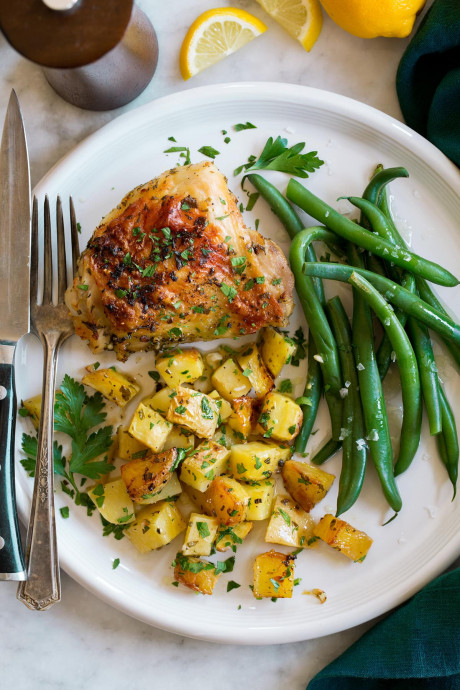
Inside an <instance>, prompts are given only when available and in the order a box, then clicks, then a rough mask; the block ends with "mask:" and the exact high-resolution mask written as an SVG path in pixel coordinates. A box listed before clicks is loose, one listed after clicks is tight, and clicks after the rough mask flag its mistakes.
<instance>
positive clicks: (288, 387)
mask: <svg viewBox="0 0 460 690" xmlns="http://www.w3.org/2000/svg"><path fill="white" fill-rule="evenodd" d="M279 391H280V393H292V381H291V379H283V380H282V381H281V383H280V387H279Z"/></svg>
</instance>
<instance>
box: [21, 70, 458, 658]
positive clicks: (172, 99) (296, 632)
mask: <svg viewBox="0 0 460 690" xmlns="http://www.w3.org/2000/svg"><path fill="white" fill-rule="evenodd" d="M220 98H222V99H225V98H227V99H230V100H240V101H241V102H244V100H245V99H247V98H251V99H252V100H257V99H264V100H266V99H267V98H268V99H270V100H273V101H276V102H285V101H287V100H288V101H290V102H296V103H298V104H301V105H302V104H304V105H306V106H308V107H313V108H317V109H320V108H322V109H323V110H325V111H332V112H334V113H335V114H337V113H338V114H343V116H344V117H346V118H347V119H353V120H355V121H358V122H359V123H360V124H361V125H365V126H368V127H369V128H371V129H374V130H375V129H378V130H379V131H380V132H381V133H383V134H386V135H387V136H388V137H389V138H390V139H392V140H393V141H394V142H395V143H396V144H398V145H400V146H402V147H403V148H406V149H407V150H410V151H411V152H412V153H414V154H415V155H417V156H423V158H424V160H425V163H426V166H427V167H430V168H434V169H436V171H437V172H438V173H440V174H442V176H443V180H444V184H445V185H448V186H449V187H451V189H452V191H453V192H454V193H455V194H456V195H458V190H459V189H460V172H459V171H458V169H457V168H456V166H455V165H454V164H453V163H452V162H451V161H450V160H449V159H448V158H447V157H446V156H445V155H444V154H443V153H442V152H441V151H440V150H439V149H437V148H436V147H435V146H434V145H433V144H431V143H430V142H429V141H427V140H426V139H425V138H424V137H422V136H421V135H419V134H418V133H416V132H414V131H413V130H411V129H410V128H409V127H407V126H406V125H404V124H403V123H401V122H400V121H398V120H396V119H395V118H393V117H391V116H389V115H387V114H385V113H383V112H381V111H379V110H377V109H375V108H373V107H371V106H369V105H366V104H364V103H361V102H359V101H356V100H354V99H351V98H348V97H346V96H342V95H340V94H336V93H332V92H329V91H324V90H321V89H315V88H311V87H307V86H300V85H297V84H285V83H279V82H235V83H227V84H217V85H208V86H202V87H197V88H193V89H188V90H184V91H179V92H176V93H173V94H169V95H167V96H163V97H161V98H159V99H157V100H154V101H151V102H150V103H147V104H145V105H143V106H140V107H139V108H136V109H134V110H130V111H128V112H126V113H123V114H122V115H120V116H118V117H117V118H115V119H114V120H112V121H111V122H109V123H108V124H106V125H104V126H103V127H102V128H100V129H99V130H97V131H96V132H94V133H93V134H91V135H89V136H88V137H87V138H86V139H85V140H83V141H82V142H80V143H79V144H77V145H76V146H75V147H74V148H73V149H72V150H71V151H70V152H69V153H67V154H66V155H65V156H64V157H63V158H62V159H61V160H59V161H58V162H57V163H56V164H55V165H54V166H53V167H52V168H51V169H50V170H49V172H48V173H46V175H45V176H44V177H43V178H42V179H41V180H40V182H39V183H38V184H37V185H36V186H35V188H34V193H36V194H39V193H40V194H41V193H42V191H46V185H47V183H48V181H49V180H50V179H51V178H53V177H54V175H55V174H56V172H60V173H61V174H66V171H67V169H69V167H70V168H75V167H78V164H79V161H84V160H85V159H86V157H87V155H88V154H91V155H94V152H95V150H96V149H97V148H99V147H101V148H102V147H105V146H107V144H108V143H110V141H111V140H112V141H116V138H117V136H118V133H119V132H123V131H124V129H125V127H126V126H127V125H128V124H129V125H130V126H133V127H135V126H136V124H137V123H142V122H144V120H145V119H146V118H148V117H149V115H150V114H152V115H153V116H154V117H155V118H159V117H164V116H165V115H167V114H168V112H172V111H174V109H175V108H177V107H180V108H181V109H186V108H188V107H191V106H193V105H197V104H205V103H206V100H208V101H209V100H212V101H215V100H216V99H220ZM18 488H19V487H18ZM18 507H19V511H20V515H21V519H22V520H23V522H24V523H27V511H28V500H27V497H26V496H25V494H24V493H23V492H22V491H21V490H19V491H18ZM60 552H61V566H62V568H63V569H64V570H65V571H66V573H67V574H68V575H70V576H71V577H72V578H73V579H74V580H75V581H77V582H78V583H79V584H81V585H82V586H83V587H85V588H86V589H87V590H89V591H90V592H92V593H93V594H94V595H95V596H97V597H98V598H99V599H101V600H102V601H105V602H106V603H108V604H110V605H111V606H113V607H115V608H117V609H119V610H120V611H122V612H123V613H126V614H127V615H129V616H132V617H134V618H137V619H138V620H141V621H143V622H145V623H148V624H150V625H153V626H155V627H157V628H160V629H163V630H167V631H169V632H174V633H177V634H179V635H185V636H187V637H193V638H198V639H202V640H207V641H212V642H219V643H231V644H238V643H239V644H241V643H244V644H252V645H260V644H279V643H288V642H295V641H301V640H306V639H311V638H315V637H321V636H324V635H328V634H332V633H335V632H339V631H341V630H345V629H349V628H352V627H354V626H356V625H359V624H360V623H363V622H365V621H368V620H371V619H373V618H375V617H377V616H379V615H381V614H383V613H385V612H387V611H389V610H390V609H392V608H394V607H396V606H398V605H399V604H401V603H403V602H404V601H405V600H407V599H408V598H409V597H411V596H412V595H413V594H415V593H416V592H417V591H418V590H419V589H421V588H422V587H423V586H424V585H425V584H427V583H428V582H429V581H430V580H431V579H432V578H433V577H435V576H437V575H438V574H439V573H441V572H442V571H443V570H444V569H445V568H447V567H448V566H449V565H450V564H451V563H452V562H453V561H454V560H455V558H456V557H458V555H459V553H460V533H459V534H458V537H457V539H452V540H451V541H450V542H449V543H448V544H447V545H446V546H445V547H444V549H443V550H442V551H441V552H439V553H438V554H437V557H436V559H433V560H431V561H430V562H429V563H426V564H425V566H424V567H422V568H420V569H419V571H418V572H417V576H416V577H413V578H412V579H410V580H409V581H408V582H406V583H405V584H404V587H402V588H401V590H400V591H399V592H398V593H397V595H395V593H394V592H392V591H386V592H382V594H381V595H380V596H379V597H378V598H376V599H375V600H374V601H373V602H372V606H371V605H368V606H367V607H366V608H365V610H364V611H363V610H362V609H358V610H357V611H355V613H354V615H352V614H350V612H349V611H346V612H343V613H341V614H338V615H336V616H335V617H332V618H327V620H325V621H324V622H318V621H315V630H314V631H312V630H311V629H309V626H308V621H307V622H306V624H305V625H303V624H302V625H296V626H291V627H290V628H289V629H286V628H285V627H280V626H276V625H273V626H267V627H264V628H260V627H252V626H248V627H245V628H233V627H231V628H227V629H225V630H222V627H221V626H220V625H219V624H218V622H216V623H215V624H210V623H209V622H207V623H206V627H205V628H201V629H200V626H196V625H194V624H186V623H185V622H184V620H183V619H181V616H180V611H179V612H177V610H174V611H171V613H170V614H168V616H165V617H162V616H156V615H155V613H154V612H153V611H149V612H146V610H145V608H144V607H143V606H142V602H140V601H138V600H136V599H132V600H127V601H126V603H124V601H123V597H121V598H120V594H121V592H120V591H119V590H118V588H117V587H107V583H105V582H99V581H98V579H97V578H94V580H92V579H91V578H88V573H87V571H85V570H84V569H83V568H82V567H79V563H78V558H76V557H75V556H72V554H71V553H70V552H67V551H66V549H65V546H63V545H61V546H60Z"/></svg>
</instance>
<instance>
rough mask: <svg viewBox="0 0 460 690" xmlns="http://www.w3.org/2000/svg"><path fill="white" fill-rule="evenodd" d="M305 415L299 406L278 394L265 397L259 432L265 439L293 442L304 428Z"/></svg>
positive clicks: (274, 393)
mask: <svg viewBox="0 0 460 690" xmlns="http://www.w3.org/2000/svg"><path fill="white" fill-rule="evenodd" d="M302 420H303V413H302V410H301V408H300V407H299V405H297V403H295V402H294V401H293V400H291V398H288V397H287V396H286V395H282V394H281V393H278V392H276V391H275V392H273V393H269V394H268V395H266V396H265V398H264V400H263V403H262V409H261V413H260V417H259V424H258V432H259V433H260V434H262V436H264V437H265V438H274V439H276V440H277V441H292V439H294V438H295V437H296V436H297V434H298V433H299V431H300V427H301V426H302Z"/></svg>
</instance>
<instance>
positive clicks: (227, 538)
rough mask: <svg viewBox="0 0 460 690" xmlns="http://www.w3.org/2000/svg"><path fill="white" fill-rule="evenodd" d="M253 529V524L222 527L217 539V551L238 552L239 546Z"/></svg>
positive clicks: (246, 523) (244, 523)
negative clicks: (230, 550) (229, 550)
mask: <svg viewBox="0 0 460 690" xmlns="http://www.w3.org/2000/svg"><path fill="white" fill-rule="evenodd" d="M252 528H253V524H252V522H240V523H239V524H238V525H232V526H231V527H220V529H219V531H218V533H217V537H216V549H217V551H228V549H232V550H236V547H237V546H238V544H242V543H243V541H244V539H245V538H246V537H247V536H248V534H249V532H250V531H251V530H252Z"/></svg>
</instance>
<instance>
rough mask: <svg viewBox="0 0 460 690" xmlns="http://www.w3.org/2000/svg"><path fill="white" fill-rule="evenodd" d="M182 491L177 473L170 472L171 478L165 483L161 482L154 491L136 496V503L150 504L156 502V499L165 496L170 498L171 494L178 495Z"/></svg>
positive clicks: (163, 499)
mask: <svg viewBox="0 0 460 690" xmlns="http://www.w3.org/2000/svg"><path fill="white" fill-rule="evenodd" d="M181 493H182V486H181V484H180V481H179V479H178V478H177V474H176V473H175V472H173V473H172V475H171V479H168V481H167V482H166V484H162V486H161V488H160V489H158V490H157V491H154V492H153V494H151V495H148V494H144V496H142V497H141V498H138V499H137V501H136V503H137V504H138V505H142V506H143V505H150V504H152V503H158V501H165V500H166V499H167V498H172V497H173V496H178V495H179V494H181Z"/></svg>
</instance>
